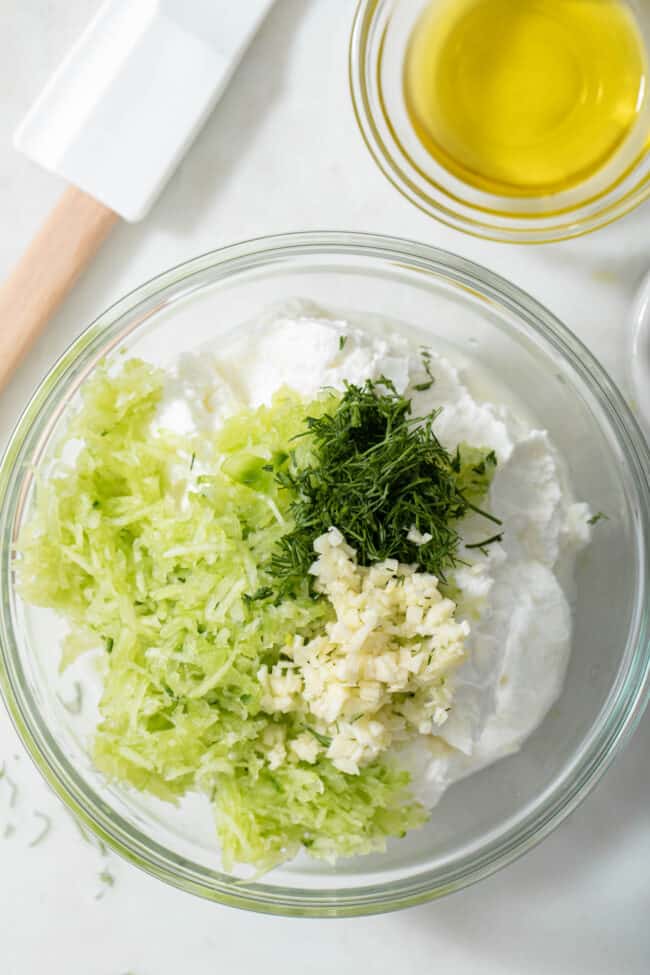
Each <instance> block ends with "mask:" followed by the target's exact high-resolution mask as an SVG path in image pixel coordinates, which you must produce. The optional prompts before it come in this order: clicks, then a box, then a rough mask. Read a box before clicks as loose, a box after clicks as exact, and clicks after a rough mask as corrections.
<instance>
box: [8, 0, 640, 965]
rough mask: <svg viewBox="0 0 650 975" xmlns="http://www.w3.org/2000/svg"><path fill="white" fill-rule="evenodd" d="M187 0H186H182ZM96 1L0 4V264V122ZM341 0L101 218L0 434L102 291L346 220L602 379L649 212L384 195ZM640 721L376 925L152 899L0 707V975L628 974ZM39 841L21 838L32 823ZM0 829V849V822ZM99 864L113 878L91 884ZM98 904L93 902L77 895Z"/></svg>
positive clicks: (98, 303)
mask: <svg viewBox="0 0 650 975" xmlns="http://www.w3.org/2000/svg"><path fill="white" fill-rule="evenodd" d="M190 2H191V0H190ZM98 3H99V0H21V2H16V0H0V14H1V15H2V17H1V21H2V25H3V30H2V35H1V37H0V54H1V56H2V58H1V60H2V76H3V83H2V86H1V88H0V217H1V221H2V222H1V225H0V273H5V272H6V271H7V270H8V268H9V266H10V265H11V263H12V262H13V261H14V260H15V259H16V258H17V256H18V255H19V253H20V252H21V250H22V248H23V247H24V246H25V244H26V243H27V242H28V240H29V239H30V236H31V235H32V234H33V233H34V231H35V229H36V228H37V226H38V224H39V222H40V221H41V220H42V218H43V217H44V215H45V214H46V213H47V210H48V208H49V207H50V205H51V204H52V203H53V202H54V201H55V199H56V198H57V195H58V194H59V192H60V190H61V186H60V184H59V183H58V182H57V180H56V179H54V178H53V177H51V176H49V175H47V174H45V173H43V172H41V171H39V170H38V169H37V168H35V167H34V166H32V165H31V164H30V163H28V162H27V161H26V160H24V159H22V158H21V157H19V156H18V155H16V154H15V153H14V152H13V150H12V149H11V145H10V136H11V132H12V130H13V128H14V126H15V124H16V123H17V122H18V120H19V119H20V118H21V116H22V115H23V113H24V111H25V109H26V108H27V107H28V105H29V103H30V102H31V100H32V99H33V97H34V96H35V94H36V93H37V92H38V91H39V89H40V87H41V85H42V83H43V81H44V80H45V79H46V77H47V76H48V75H49V74H50V72H51V70H52V68H53V67H54V66H55V65H56V64H57V62H58V61H59V60H60V58H61V56H62V55H63V54H64V53H65V52H66V50H67V49H68V47H69V45H70V43H71V42H72V40H73V39H74V38H75V36H76V35H77V34H78V33H79V31H80V29H81V28H82V27H83V25H84V24H85V22H86V21H87V20H88V19H89V17H90V15H91V14H92V13H93V12H94V10H95V9H96V7H97V6H98ZM353 7H354V4H353V2H352V0H277V3H276V6H275V8H274V9H273V11H272V13H271V15H270V16H269V18H268V21H267V22H266V24H265V25H264V27H263V29H262V31H261V32H260V34H259V36H258V37H257V39H256V40H255V42H254V44H253V46H252V47H251V50H250V52H249V55H248V57H247V58H246V60H245V62H244V63H243V64H242V66H241V68H240V70H239V72H238V74H237V76H236V77H235V79H234V81H233V82H232V85H231V87H230V88H229V90H228V92H227V93H226V95H225V97H224V99H223V101H222V102H221V103H220V105H219V106H218V107H217V109H216V111H215V113H214V115H213V116H212V118H211V119H210V121H209V122H208V124H207V126H206V128H205V130H204V132H203V133H202V134H201V136H200V137H199V139H198V141H197V142H196V144H195V146H194V147H193V148H192V150H191V152H190V154H189V155H188V156H187V158H186V160H185V161H184V163H183V165H182V167H181V169H180V171H179V172H178V173H177V174H176V176H175V178H174V179H173V181H172V183H171V184H170V186H169V188H168V189H167V191H166V192H165V194H164V196H163V197H162V199H161V200H160V202H159V203H158V205H157V207H156V208H155V210H154V211H153V213H152V214H151V215H150V217H149V218H148V219H147V220H146V221H145V222H144V223H142V224H139V225H134V226H121V227H120V228H119V229H118V230H117V231H116V233H115V234H114V236H113V237H112V239H111V240H110V241H109V243H108V244H107V246H106V247H105V248H104V250H103V253H102V254H101V255H100V257H99V259H98V260H97V261H96V262H95V264H94V266H93V267H92V269H91V270H90V271H89V273H88V274H87V275H86V277H85V278H84V280H83V281H82V283H81V284H80V285H79V287H78V288H77V290H76V292H75V294H74V295H73V297H72V298H71V299H70V300H69V301H68V302H67V304H66V305H65V307H64V309H63V310H62V312H61V313H60V314H59V315H58V316H57V318H56V320H55V321H54V322H53V323H52V325H51V327H50V329H49V331H48V332H47V334H46V336H45V337H44V338H43V339H42V340H41V342H40V343H39V344H38V346H37V347H36V348H35V349H34V351H33V352H32V354H31V355H30V357H29V359H28V360H27V361H26V362H25V363H24V365H23V366H22V367H21V369H20V371H19V372H18V374H17V375H16V376H15V378H14V380H13V382H12V383H11V385H10V386H9V388H8V389H7V390H6V391H5V392H4V393H3V394H2V395H1V396H0V443H2V444H4V442H5V441H6V439H7V437H8V435H9V433H10V430H11V427H12V425H13V423H14V421H15V420H16V418H17V416H18V414H19V412H20V410H21V409H22V407H23V406H24V405H25V403H26V401H27V398H28V396H29V395H30V394H31V392H32V390H33V389H34V387H35V385H36V383H37V382H38V381H39V380H40V378H41V377H42V376H43V374H44V373H45V372H46V370H47V369H49V367H50V366H51V364H52V363H53V362H54V360H55V359H56V357H57V356H58V355H59V353H60V352H61V351H62V350H63V349H64V348H65V346H66V345H67V344H68V343H69V342H70V340H71V339H72V338H73V337H74V336H75V335H77V334H78V333H79V331H81V329H82V328H83V327H84V326H85V325H86V324H87V323H88V322H90V321H91V320H92V319H93V318H94V317H95V316H96V315H97V314H98V313H99V312H100V311H102V310H103V309H104V308H105V307H106V306H107V305H108V304H109V303H110V302H112V301H113V300H114V299H116V298H118V297H119V296H121V295H122V294H124V293H125V292H126V291H128V290H129V289H130V288H131V287H133V286H135V285H137V284H139V283H140V282H142V281H143V280H145V279H146V278H148V277H150V276H151V275H153V274H154V273H156V272H158V271H160V270H162V269H164V268H166V267H169V266H170V265H172V264H176V263H178V262H179V261H182V260H185V259H186V258H189V257H192V256H194V255H196V254H198V253H200V252H202V251H206V250H209V249H211V248H214V247H217V246H219V245H221V244H225V243H229V242H231V241H235V240H238V239H243V238H247V237H252V236H257V235H260V234H265V233H273V232H280V231H286V230H304V229H317V228H318V229H324V228H327V229H352V230H368V231H376V232H386V233H391V234H397V235H403V236H407V237H413V238H417V239H420V240H423V241H427V242H429V243H432V244H436V245H439V246H441V247H446V248H448V249H449V250H452V251H457V252H459V253H461V254H463V255H466V256H467V257H470V258H473V259H475V260H477V261H479V262H480V263H482V264H485V265H487V266H489V267H490V268H492V269H494V270H496V271H498V272H500V273H502V274H504V275H506V276H507V277H509V278H511V279H512V280H513V281H515V282H516V283H517V284H519V285H520V286H522V287H523V288H525V289H527V290H528V291H530V292H531V293H532V294H533V295H535V296H536V297H537V298H539V299H540V300H542V301H543V302H545V303H546V304H547V305H548V306H549V307H550V308H551V309H552V310H553V311H554V312H555V313H556V314H557V315H559V316H560V318H562V319H563V320H564V321H565V322H566V323H567V324H568V325H569V326H570V327H571V328H572V329H574V331H575V332H577V333H578V335H580V337H581V338H582V339H583V340H584V341H585V342H586V343H587V344H588V345H589V346H590V347H591V349H592V350H593V351H594V353H595V354H596V355H597V356H598V357H599V358H600V359H601V361H602V362H603V363H604V365H605V366H606V367H607V368H608V369H609V370H610V372H611V373H612V374H613V375H614V377H615V379H616V380H618V381H619V382H620V383H621V384H624V356H625V345H624V343H623V341H622V335H623V325H624V319H625V314H626V310H627V308H628V305H629V303H630V301H631V299H632V296H633V294H634V290H635V287H636V285H637V283H638V281H639V280H640V278H641V277H642V275H643V273H644V271H645V270H646V269H647V268H648V267H650V233H648V227H649V224H650V208H649V207H647V206H646V207H645V208H642V209H641V210H640V211H637V212H636V213H635V214H632V215H630V216H628V217H627V218H626V219H624V220H623V221H622V222H620V223H619V224H617V225H614V226H613V227H610V228H608V229H607V230H604V231H601V232H599V233H597V234H595V235H593V236H591V237H587V238H584V239H582V240H578V241H573V242H570V243H566V244H559V245H553V246H546V247H544V248H526V247H521V248H515V247H510V246H502V245H495V244H488V243H482V242H480V241H475V240H472V239H470V238H466V237H464V236H462V235H460V234H458V233H455V232H454V231H451V230H447V229H445V228H444V227H441V226H438V225H437V224H435V223H433V222H432V221H431V220H430V219H428V218H427V217H426V216H424V215H423V214H421V213H419V212H418V211H417V210H416V209H415V208H413V207H412V206H411V205H410V204H408V203H407V202H406V201H404V200H403V199H402V198H401V197H400V196H399V195H398V194H397V192H396V191H395V190H393V189H392V188H391V187H390V186H389V184H388V183H387V182H386V181H385V179H384V177H383V176H382V175H381V174H380V173H379V172H378V170H377V169H376V168H375V165H374V163H373V162H372V161H371V159H370V157H369V155H368V153H367V152H366V149H365V147H364V146H363V144H362V142H361V138H360V136H359V135H358V133H357V131H356V127H355V123H354V119H353V114H352V109H351V105H350V99H349V96H348V88H347V74H346V58H347V40H348V33H349V29H350V23H351V19H352V12H353ZM649 753H650V720H648V716H646V718H645V719H644V721H643V722H642V725H641V727H640V729H639V730H638V732H637V734H636V736H635V738H634V739H633V741H632V742H631V744H630V745H629V746H628V747H627V749H626V750H625V751H624V753H623V754H622V755H621V756H620V757H619V759H618V760H617V762H616V763H615V765H614V767H613V768H612V769H611V770H610V771H609V772H608V774H607V775H606V776H605V778H604V780H603V781H602V782H601V784H600V785H599V786H598V787H597V789H596V790H595V792H594V793H593V794H592V795H591V796H590V798H589V799H588V800H587V801H586V802H585V803H584V804H583V805H582V807H581V808H580V809H579V810H578V811H577V812H576V813H574V815H573V816H571V818H570V819H569V821H568V822H566V823H564V824H563V825H562V826H561V827H560V828H559V829H558V830H557V831H556V832H555V833H554V834H553V835H552V836H551V837H550V838H549V839H547V840H546V841H545V842H544V843H543V844H542V845H541V846H540V847H538V848H537V849H535V850H534V851H533V852H532V853H530V854H528V855H527V856H526V857H524V858H523V859H522V860H520V861H518V862H517V863H516V864H514V865H513V866H511V867H509V868H507V869H506V870H504V871H502V872H501V873H499V874H498V875H496V876H494V877H492V878H491V879H489V880H487V881H484V882H483V883H481V884H479V885H478V886H476V887H474V888H472V889H470V890H467V891H464V892H462V893H460V894H456V895H454V896H452V897H450V898H447V899H445V900H443V901H439V902H437V903H433V904H430V905H426V906H424V907H419V908H414V909H412V910H409V911H405V912H402V913H399V914H395V915H388V916H382V917H375V918H367V919H353V920H342V921H296V920H287V919H281V918H271V917H262V916H256V915H252V914H246V913H243V912H238V911H234V910H231V909H228V908H224V907H220V906H217V905H214V904H210V903H207V902H203V901H200V900H198V899H196V898H193V897H191V896H189V895H186V894H182V893H180V892H178V891H176V890H172V889H171V888H168V887H166V886H164V885H163V884H161V883H159V882H158V881H156V880H154V879H152V878H150V877H148V876H146V875H145V874H143V873H141V872H140V871H138V870H136V869H135V868H134V867H131V866H130V865H128V864H126V863H123V862H122V861H120V860H119V859H118V858H117V857H115V856H113V855H111V856H110V857H109V858H108V862H107V863H104V862H103V861H102V859H101V857H100V856H99V855H98V854H97V853H96V852H95V851H94V850H93V849H92V848H91V847H89V846H88V845H86V844H84V843H83V842H82V841H81V840H80V838H79V835H78V833H77V831H76V829H75V826H74V825H73V824H72V822H71V820H70V819H69V818H68V816H67V814H66V813H65V811H64V809H63V808H62V806H61V805H60V803H59V802H58V800H57V799H56V798H55V797H54V796H53V795H51V794H50V793H49V791H48V789H47V787H46V786H45V785H44V784H43V782H42V781H41V780H40V778H39V776H38V775H37V773H36V772H35V771H34V769H33V768H32V766H31V764H30V761H29V759H28V758H27V756H26V754H25V752H24V750H23V748H22V746H21V744H20V742H19V740H18V738H17V736H16V735H15V733H14V731H13V729H12V727H11V726H10V723H9V720H8V718H7V717H6V715H5V713H4V711H3V710H1V711H0V767H1V764H2V761H3V760H5V762H6V767H7V770H8V771H9V773H10V775H11V777H12V779H13V780H15V781H16V783H17V784H18V786H19V792H18V796H17V800H16V803H15V806H14V808H10V805H9V799H10V795H9V790H8V788H7V783H6V781H5V782H4V783H3V782H1V781H0V875H1V877H2V883H1V885H0V972H1V973H2V975H36V973H37V972H47V975H125V973H127V972H131V973H133V975H176V973H177V972H187V973H192V975H208V973H210V975H212V973H213V972H215V971H229V972H242V973H249V972H251V973H252V972H257V971H268V972H270V973H271V975H273V973H275V972H278V973H279V972H282V973H283V975H304V973H310V975H312V973H313V975H320V973H323V975H325V973H327V975H330V973H331V972H332V971H336V972H341V973H348V972H354V971H356V970H357V969H358V967H359V966H363V968H364V970H365V969H368V968H370V969H372V970H373V971H375V972H379V973H384V972H386V973H387V972H392V971H399V972H400V973H401V975H413V973H424V972H427V971H430V970H431V971H433V970H434V969H435V970H439V971H443V972H448V973H453V975H523V973H526V975H647V973H648V972H649V971H650V925H649V924H648V917H649V908H650V871H649V869H648V868H649V866H650V776H649V775H648V759H647V756H648V754H649ZM35 811H42V812H45V813H47V814H48V815H49V816H50V817H51V819H52V827H51V831H50V833H49V835H48V837H47V840H46V842H43V843H42V844H40V845H39V846H37V847H30V845H29V844H30V842H31V841H32V839H33V838H34V837H35V836H36V835H37V834H38V832H39V828H40V822H39V820H38V818H37V817H36V816H35V815H34V813H35ZM10 824H11V825H13V826H14V827H15V831H14V832H13V834H12V835H11V836H10V837H8V838H5V839H3V838H2V836H3V831H4V830H5V827H6V826H7V825H10ZM105 867H107V868H108V870H109V872H110V874H111V876H112V877H114V880H115V883H114V885H113V886H108V885H107V884H102V883H101V882H100V880H99V874H100V872H101V871H102V870H103V869H104V868H105ZM98 894H101V895H102V896H101V897H99V898H97V895H98Z"/></svg>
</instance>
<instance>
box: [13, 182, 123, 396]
mask: <svg viewBox="0 0 650 975" xmlns="http://www.w3.org/2000/svg"><path fill="white" fill-rule="evenodd" d="M116 220H117V214H116V213H114V212H113V211H112V210H109V209H108V207H105V206H104V205H103V204H102V203H98V202H97V200H95V199H93V197H92V196H88V194H87V193H84V192H83V191H82V190H78V189H76V187H74V186H71V187H69V189H67V190H66V191H65V193H64V194H63V196H62V197H61V199H60V200H59V202H58V203H57V205H56V206H55V208H54V210H52V212H51V214H50V215H49V217H48V218H47V220H46V221H45V223H44V224H43V226H42V227H41V229H40V230H39V232H38V233H37V235H36V237H35V238H34V240H33V241H32V242H31V244H30V245H29V247H28V248H27V250H26V252H25V253H24V254H23V256H22V257H21V259H20V260H19V262H18V264H17V265H16V266H15V267H14V269H13V271H12V272H11V273H10V275H9V277H8V278H7V280H6V281H5V282H4V284H2V285H1V286H0V389H1V388H2V387H3V386H4V384H5V383H6V382H7V380H8V379H9V377H10V376H11V374H12V373H13V371H14V369H15V368H16V366H17V365H18V363H19V362H20V360H21V359H22V357H23V355H24V354H25V353H26V352H27V350H28V348H29V347H30V345H31V344H32V342H33V341H34V340H35V339H36V338H37V336H38V335H40V333H41V332H42V331H43V329H44V328H45V326H46V325H47V323H48V321H49V320H50V318H51V317H52V315H53V314H54V312H55V311H56V310H57V308H58V307H59V305H60V304H61V302H62V301H63V299H64V298H65V296H66V295H67V293H68V292H69V291H70V289H71V288H72V285H73V284H74V283H75V281H76V280H77V278H78V277H79V275H80V274H81V272H82V271H83V270H84V268H85V267H86V265H87V264H88V263H89V261H90V260H91V258H92V257H93V256H94V254H95V253H96V251H97V250H98V248H99V246H100V245H101V244H102V242H103V241H104V239H105V237H106V235H107V234H108V232H109V231H110V229H111V228H112V226H113V224H114V223H115V221H116Z"/></svg>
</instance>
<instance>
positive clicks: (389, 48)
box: [349, 0, 650, 244]
mask: <svg viewBox="0 0 650 975" xmlns="http://www.w3.org/2000/svg"><path fill="white" fill-rule="evenodd" d="M431 2H432V0H359V3H358V6H357V9H356V13H355V17H354V23H353V27H352V35H351V38H350V52H349V74H350V89H351V92H352V101H353V105H354V111H355V114H356V118H357V122H358V124H359V128H360V130H361V134H362V136H363V138H364V140H365V142H366V145H367V146H368V148H369V150H370V152H371V154H372V156H373V157H374V159H375V162H376V163H377V164H378V165H379V168H380V169H381V170H382V172H383V173H384V175H385V176H387V177H388V179H389V180H390V181H391V183H392V184H393V185H394V186H395V187H397V189H398V190H399V191H400V193H402V195H403V196H405V197H406V198H407V200H410V201H411V203H415V205H416V206H418V207H419V208H420V209H421V210H424V212H425V213H428V214H429V215H430V216H432V217H435V218H436V219H437V220H439V221H441V222H442V223H445V224H447V225H448V226H450V227H454V228H455V229H456V230H462V231H464V232H465V233H468V234H472V235H473V236H475V237H484V238H487V239H488V240H495V241H510V242H513V243H528V244H535V243H546V242H549V241H556V240H564V239H566V238H569V237H579V236H580V235H581V234H586V233H589V232H590V231H592V230H596V229H597V228H598V227H603V226H605V225H607V224H609V223H611V222H612V221H613V220H616V219H618V218H619V217H621V216H623V215H624V214H625V213H628V212H629V211H630V210H632V209H634V207H636V206H638V205H639V204H640V203H641V202H642V201H643V200H645V199H647V197H648V196H649V195H650V98H649V97H648V95H647V93H646V97H645V99H644V103H643V106H642V109H641V111H640V113H639V118H638V122H637V125H636V126H635V129H634V131H633V132H632V133H630V136H629V137H628V139H626V141H625V142H624V144H623V145H622V146H621V147H620V149H619V150H618V152H616V153H615V155H614V156H613V158H612V159H611V160H610V161H609V162H608V163H607V164H606V165H605V166H604V167H603V168H602V169H601V170H599V171H598V172H597V173H596V174H595V175H594V176H593V177H591V178H589V179H587V180H585V181H584V182H582V183H580V184H579V185H577V186H575V187H573V188H572V189H570V190H566V191H563V192H561V193H553V194H549V195H547V196H543V197H530V198H526V197H522V198H521V199H513V198H512V197H499V196H496V195H493V194H491V193H488V192H484V191H482V190H478V189H475V188H474V187H471V186H469V185H468V184H467V183H465V182H463V181H461V180H460V179H457V178H456V177H455V176H453V175H452V174H451V173H450V172H449V171H448V170H447V169H445V168H444V167H443V166H441V165H440V164H439V163H438V162H436V160H434V158H433V157H432V156H431V154H430V153H429V152H428V151H427V149H426V148H425V147H424V146H423V144H422V143H421V141H420V139H419V137H418V135H417V133H416V132H415V129H414V128H413V125H412V123H411V121H410V118H409V115H408V112H407V110H406V103H405V98H404V90H403V66H404V56H405V53H406V49H407V45H408V42H409V38H410V36H411V33H412V31H413V28H414V26H415V24H416V23H417V20H418V18H419V17H420V15H421V14H422V12H423V10H424V9H425V8H426V7H427V6H429V5H430V4H431ZM626 2H629V4H630V6H631V7H632V8H633V9H634V12H635V15H636V19H637V22H638V23H639V25H640V29H641V32H642V35H643V37H644V40H645V44H646V50H648V51H650V4H649V3H648V0H626Z"/></svg>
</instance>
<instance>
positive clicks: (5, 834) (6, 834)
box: [2, 823, 16, 840]
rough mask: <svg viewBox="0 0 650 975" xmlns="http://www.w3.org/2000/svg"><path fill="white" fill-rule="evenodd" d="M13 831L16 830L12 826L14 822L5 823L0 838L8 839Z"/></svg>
mask: <svg viewBox="0 0 650 975" xmlns="http://www.w3.org/2000/svg"><path fill="white" fill-rule="evenodd" d="M15 832H16V827H15V826H14V824H13V823H7V825H6V826H5V828H4V830H3V832H2V838H3V839H5V840H8V839H9V838H10V837H11V836H13V835H14V833H15Z"/></svg>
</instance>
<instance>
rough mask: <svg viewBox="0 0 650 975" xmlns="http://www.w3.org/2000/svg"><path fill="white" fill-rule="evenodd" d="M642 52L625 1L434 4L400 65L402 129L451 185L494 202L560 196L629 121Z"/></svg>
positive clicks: (638, 102) (635, 109)
mask: <svg viewBox="0 0 650 975" xmlns="http://www.w3.org/2000/svg"><path fill="white" fill-rule="evenodd" d="M646 72H647V65H646V56H645V48H644V44H643V39H642V36H641V32H640V29H639V27H638V24H637V22H636V19H635V17H634V14H633V12H632V10H631V8H630V7H629V6H628V4H627V3H624V2H622V0H438V2H435V3H433V4H431V5H430V6H429V7H428V8H427V10H426V11H425V13H424V14H423V16H422V17H421V18H420V20H419V22H418V24H417V25H416V27H415V29H414V31H413V34H412V36H411V40H410V43H409V46H408V50H407V54H406V59H405V64H404V93H405V99H406V105H407V110H408V113H409V116H410V119H411V122H412V124H413V126H414V128H415V130H416V132H417V134H418V136H419V138H420V141H421V142H422V143H423V144H424V146H425V148H426V149H427V150H428V152H429V153H430V154H431V155H432V156H433V157H434V158H435V159H436V160H437V161H438V162H439V163H440V164H441V165H443V166H444V167H445V168H446V169H448V170H449V171H450V172H452V173H453V174H454V175H455V176H457V177H458V178H459V179H461V180H463V181H464V182H466V183H469V184H470V185H472V186H475V187H477V188H479V189H482V190H485V191H487V192H490V193H493V194H498V195H501V196H540V195H544V194H550V193H557V192H560V191H562V190H566V189H569V188H570V187H572V186H574V185H575V184H577V183H579V182H581V181H583V180H585V179H587V178H589V177H590V176H592V175H593V174H594V173H596V172H597V171H598V170H599V169H601V168H602V167H603V166H604V165H605V163H607V161H608V160H609V159H610V158H611V157H612V155H613V154H614V153H615V152H616V150H617V149H618V148H619V147H620V146H621V145H622V144H623V142H624V141H625V140H626V138H627V137H628V136H629V135H630V133H631V132H632V130H633V129H634V127H635V124H636V123H637V120H638V116H639V113H640V111H641V110H642V108H643V104H644V99H645V96H646Z"/></svg>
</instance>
